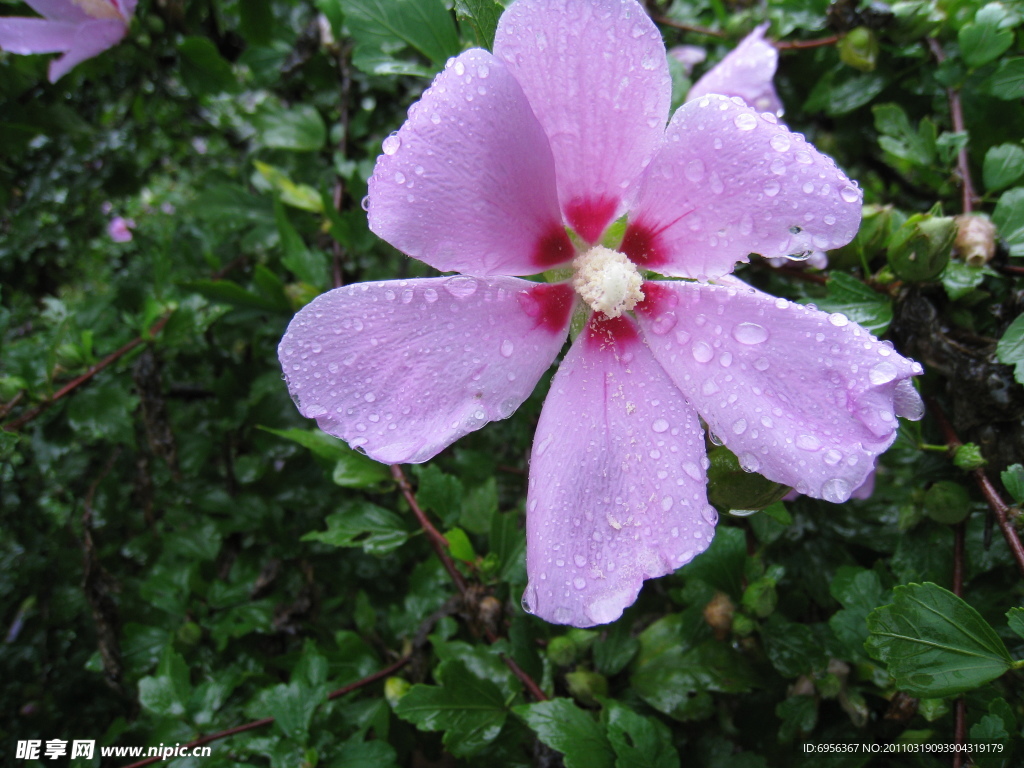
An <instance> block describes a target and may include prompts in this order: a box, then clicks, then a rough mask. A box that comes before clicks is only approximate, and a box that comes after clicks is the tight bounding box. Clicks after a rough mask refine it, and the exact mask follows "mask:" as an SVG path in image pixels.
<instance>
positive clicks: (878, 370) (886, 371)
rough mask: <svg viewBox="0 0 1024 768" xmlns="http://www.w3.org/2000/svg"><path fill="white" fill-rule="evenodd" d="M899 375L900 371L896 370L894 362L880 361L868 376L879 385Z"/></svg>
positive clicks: (873, 382)
mask: <svg viewBox="0 0 1024 768" xmlns="http://www.w3.org/2000/svg"><path fill="white" fill-rule="evenodd" d="M897 376H899V371H897V370H896V366H895V365H893V364H892V363H888V362H886V363H879V364H878V365H876V366H875V367H874V368H872V369H871V372H870V373H868V378H869V379H870V380H871V383H872V384H874V385H876V386H878V385H881V384H888V383H889V382H890V381H892V380H893V379H895V378H896V377H897Z"/></svg>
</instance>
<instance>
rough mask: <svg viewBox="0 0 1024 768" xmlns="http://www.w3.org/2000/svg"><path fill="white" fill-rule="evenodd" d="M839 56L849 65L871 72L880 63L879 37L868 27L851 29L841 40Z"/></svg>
mask: <svg viewBox="0 0 1024 768" xmlns="http://www.w3.org/2000/svg"><path fill="white" fill-rule="evenodd" d="M839 58H840V60H841V61H842V62H843V63H844V64H846V65H847V66H850V67H853V68H854V69H859V70H860V71H861V72H871V71H872V70H874V68H875V66H876V64H877V63H878V39H877V38H876V37H875V33H874V32H872V31H871V30H870V29H868V28H867V27H857V28H856V29H852V30H850V32H849V34H847V35H846V37H844V38H843V39H842V40H840V41H839Z"/></svg>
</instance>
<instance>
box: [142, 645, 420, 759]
mask: <svg viewBox="0 0 1024 768" xmlns="http://www.w3.org/2000/svg"><path fill="white" fill-rule="evenodd" d="M409 659H410V657H409V656H403V657H402V658H400V659H399V660H398V661H396V662H395V663H394V664H391V665H390V666H387V667H385V668H384V669H382V670H380V671H379V672H374V673H373V674H372V675H367V676H366V677H364V678H362V679H361V680H356V681H355V682H354V683H349V684H348V685H345V686H342V687H341V688H339V689H338V690H336V691H331V692H330V693H329V694H327V701H331V700H333V699H337V698H338V697H339V696H344V695H345V694H347V693H352V691H355V690H358V689H359V688H364V687H366V686H367V685H370V684H371V683H375V682H377V681H378V680H380V679H381V678H385V677H388V676H390V675H392V674H394V673H395V672H397V671H398V670H399V669H401V668H402V667H404V666H405V665H406V664H408V663H409ZM272 722H274V718H272V717H264V718H262V719H261V720H253V721H252V722H251V723H246V724H245V725H236V726H235V727H234V728H228V729H227V730H226V731H218V732H217V733H212V734H210V735H209V736H203V737H201V738H198V739H196V740H195V741H190V742H189V743H188V744H183V745H182V747H181V749H183V750H184V749H190V750H191V749H193V748H195V747H201V746H203V745H205V744H209V743H210V742H212V741H219V740H220V739H226V738H227V737H228V736H234V735H235V734H238V733H245V732H246V731H253V730H256V729H257V728H262V727H264V726H266V725H270V724H271V723H272ZM164 760H165V758H162V757H147V758H146V759H145V760H139V761H138V762H136V763H132V764H131V765H126V766H125V767H124V768H142V766H144V765H152V764H153V763H161V762H163V761H164Z"/></svg>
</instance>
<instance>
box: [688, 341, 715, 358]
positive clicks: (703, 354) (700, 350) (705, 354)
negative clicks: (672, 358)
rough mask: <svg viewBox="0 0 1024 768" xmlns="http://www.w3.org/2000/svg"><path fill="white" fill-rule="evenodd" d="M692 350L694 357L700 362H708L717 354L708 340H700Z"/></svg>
mask: <svg viewBox="0 0 1024 768" xmlns="http://www.w3.org/2000/svg"><path fill="white" fill-rule="evenodd" d="M690 351H691V352H692V353H693V359H694V360H696V361H697V362H698V363H707V362H709V361H710V360H711V358H713V357H714V356H715V352H714V350H713V349H711V345H710V344H708V343H707V342H706V341H698V342H697V343H696V344H694V345H693V347H692V348H691V350H690Z"/></svg>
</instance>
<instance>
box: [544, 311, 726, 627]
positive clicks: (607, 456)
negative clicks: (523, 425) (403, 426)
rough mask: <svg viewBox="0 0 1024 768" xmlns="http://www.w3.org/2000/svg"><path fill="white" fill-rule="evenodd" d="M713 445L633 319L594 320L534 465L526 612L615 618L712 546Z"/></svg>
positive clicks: (585, 621) (563, 374) (564, 368)
mask: <svg viewBox="0 0 1024 768" xmlns="http://www.w3.org/2000/svg"><path fill="white" fill-rule="evenodd" d="M705 461H706V457H705V453H704V439H703V432H702V430H701V427H700V423H699V421H698V420H697V415H696V414H695V413H694V411H693V409H692V408H691V407H690V406H689V405H688V404H687V402H686V400H684V399H683V396H682V394H681V393H680V392H679V390H678V389H677V388H676V387H675V385H674V384H673V383H672V381H671V380H670V379H669V378H668V376H666V374H665V371H664V370H662V368H661V366H660V365H658V363H657V362H655V360H654V358H653V357H652V356H651V351H650V350H649V349H648V348H647V345H646V344H645V343H644V341H643V340H642V339H641V338H640V336H639V334H638V333H637V330H636V326H635V325H634V324H633V322H632V321H631V320H629V319H628V318H626V317H620V318H617V319H614V320H598V319H592V320H591V321H590V324H589V325H588V327H587V328H586V330H585V331H584V332H583V333H582V334H580V336H579V338H577V339H576V342H575V343H574V344H573V346H572V349H570V351H569V353H568V355H566V358H565V360H564V361H563V362H562V364H561V366H560V367H559V369H558V373H557V374H556V375H555V378H554V380H553V381H552V383H551V391H550V392H549V394H548V397H547V400H546V401H545V402H544V410H543V411H542V412H541V417H540V423H539V424H538V425H537V434H536V437H535V438H534V443H533V453H532V455H531V458H530V490H529V495H528V497H527V517H526V525H527V528H526V533H527V545H526V546H527V556H526V567H527V571H528V573H529V577H530V583H529V586H528V587H527V588H526V594H525V596H524V606H526V607H527V609H528V610H530V612H532V613H534V614H536V615H537V616H540V617H541V618H543V619H547V620H548V621H552V622H555V623H557V624H572V625H573V626H577V627H588V626H591V625H594V624H605V623H607V622H609V621H614V620H615V619H617V618H618V617H619V616H620V615H621V613H622V611H623V609H624V608H626V607H627V606H629V605H631V604H632V603H633V601H634V600H636V596H637V593H639V591H640V587H641V585H642V584H643V581H644V579H649V578H654V577H656V576H663V575H664V574H666V573H671V572H672V571H674V570H675V569H676V568H678V567H680V566H681V565H683V564H684V563H687V562H689V561H690V560H691V559H692V558H693V557H694V556H696V555H697V554H699V553H700V552H702V551H703V550H704V549H706V548H707V546H708V544H709V543H710V541H711V537H712V536H713V534H714V525H715V522H716V521H717V519H718V516H717V513H716V512H715V511H714V508H713V507H710V506H708V501H707V492H706V476H705V469H704V467H705Z"/></svg>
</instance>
